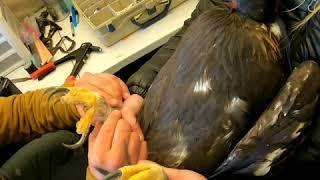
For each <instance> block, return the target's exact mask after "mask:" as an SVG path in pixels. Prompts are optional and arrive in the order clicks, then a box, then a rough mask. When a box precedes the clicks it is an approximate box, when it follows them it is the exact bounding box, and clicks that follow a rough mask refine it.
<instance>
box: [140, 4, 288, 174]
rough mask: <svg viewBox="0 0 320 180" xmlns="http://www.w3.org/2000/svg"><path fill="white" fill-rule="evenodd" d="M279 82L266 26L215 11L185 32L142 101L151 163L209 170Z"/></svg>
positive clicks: (277, 64) (272, 42)
mask: <svg viewBox="0 0 320 180" xmlns="http://www.w3.org/2000/svg"><path fill="white" fill-rule="evenodd" d="M282 80H283V73H282V69H281V62H280V52H279V49H278V39H277V38H276V36H274V34H273V33H272V32H271V31H270V29H269V27H268V26H266V25H264V24H261V23H257V22H255V21H253V20H251V19H249V18H247V17H245V16H242V15H239V14H237V13H235V12H232V11H231V9H230V8H229V7H228V6H219V7H214V8H212V9H210V10H208V11H206V12H205V13H203V14H202V15H200V16H199V17H198V18H197V19H196V20H195V21H194V22H193V23H192V24H191V26H190V28H189V29H188V30H187V32H186V34H185V35H184V37H183V39H182V40H181V42H180V44H179V46H178V49H177V50H176V52H175V53H174V55H173V56H172V57H171V59H170V60H169V61H168V62H167V63H166V65H165V66H164V67H163V68H162V69H161V71H160V73H159V74H158V76H157V77H156V79H155V81H154V82H153V84H152V86H151V87H150V89H149V91H148V93H147V96H146V99H145V105H144V110H143V112H142V118H141V121H140V124H141V126H142V129H143V132H144V134H145V138H146V140H147V142H148V150H149V157H148V159H150V160H152V161H155V162H158V163H160V164H161V165H164V166H167V167H174V168H187V169H190V170H195V171H197V172H200V173H204V174H210V173H212V172H213V171H214V170H215V169H216V168H217V167H218V166H219V165H220V164H221V163H222V162H223V160H224V159H225V158H226V156H227V155H228V153H229V152H230V151H231V150H232V148H233V147H234V145H235V144H236V143H237V142H238V140H239V139H240V138H241V137H242V136H243V135H244V134H245V133H246V132H247V130H248V129H249V128H250V126H251V125H252V124H253V121H251V120H254V119H255V118H256V116H257V115H258V114H259V113H261V112H262V110H263V109H264V108H265V107H266V106H267V103H268V102H270V100H271V99H272V98H273V96H274V95H275V94H276V92H277V90H278V89H279V88H280V85H281V83H282Z"/></svg>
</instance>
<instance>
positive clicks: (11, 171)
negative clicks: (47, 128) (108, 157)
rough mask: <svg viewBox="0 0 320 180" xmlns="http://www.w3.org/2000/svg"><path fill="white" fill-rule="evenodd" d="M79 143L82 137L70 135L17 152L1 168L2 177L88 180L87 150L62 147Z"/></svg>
mask: <svg viewBox="0 0 320 180" xmlns="http://www.w3.org/2000/svg"><path fill="white" fill-rule="evenodd" d="M78 139H79V136H77V135H76V134H73V133H71V132H69V131H57V132H53V133H48V134H46V135H43V136H42V137H41V138H38V139H35V140H33V141H31V142H30V143H28V144H27V145H25V146H24V147H22V148H21V149H20V150H19V151H18V152H16V153H15V154H14V155H13V156H12V157H11V158H10V159H9V160H8V161H7V162H6V163H5V164H4V165H3V166H2V167H1V169H0V176H1V175H2V176H4V177H5V178H7V179H14V180H19V179H33V180H40V179H45V180H50V179H68V180H69V179H77V180H78V179H85V177H86V167H87V152H86V150H85V148H79V149H76V150H70V149H67V148H66V147H64V146H62V143H66V144H72V143H75V142H76V141H78ZM84 147H86V146H84Z"/></svg>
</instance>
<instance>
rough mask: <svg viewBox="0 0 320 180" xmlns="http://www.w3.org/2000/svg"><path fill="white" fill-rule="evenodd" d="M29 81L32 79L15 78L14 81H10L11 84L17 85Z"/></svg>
mask: <svg viewBox="0 0 320 180" xmlns="http://www.w3.org/2000/svg"><path fill="white" fill-rule="evenodd" d="M31 79H32V78H31V77H23V78H16V79H11V82H13V83H19V82H25V81H28V80H31Z"/></svg>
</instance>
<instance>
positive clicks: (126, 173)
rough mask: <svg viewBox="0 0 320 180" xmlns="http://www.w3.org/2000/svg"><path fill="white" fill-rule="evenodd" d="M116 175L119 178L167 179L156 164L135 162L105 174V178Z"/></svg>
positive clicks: (133, 179) (106, 179)
mask: <svg viewBox="0 0 320 180" xmlns="http://www.w3.org/2000/svg"><path fill="white" fill-rule="evenodd" d="M115 177H118V179H120V180H150V179H152V180H167V179H168V178H167V176H166V174H165V172H164V171H163V168H162V167H161V166H159V165H158V164H151V163H148V164H137V165H133V166H125V167H123V168H120V169H119V170H118V171H117V172H114V173H111V174H109V175H108V176H106V177H105V178H104V179H105V180H112V179H114V178H115Z"/></svg>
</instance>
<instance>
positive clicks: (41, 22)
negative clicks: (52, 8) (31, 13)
mask: <svg viewBox="0 0 320 180" xmlns="http://www.w3.org/2000/svg"><path fill="white" fill-rule="evenodd" d="M48 14H49V13H48V12H47V11H44V12H42V13H41V15H40V16H39V18H36V21H37V24H38V26H39V30H40V33H41V36H40V40H41V41H42V42H43V44H44V45H45V46H46V47H47V48H48V49H52V46H53V42H52V37H53V35H54V34H55V33H56V32H57V31H58V32H59V31H61V30H62V28H61V27H60V26H59V25H58V24H56V23H55V22H53V21H51V20H49V19H47V17H48ZM47 26H49V27H50V30H49V32H48V35H47V37H45V32H46V27H47Z"/></svg>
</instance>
